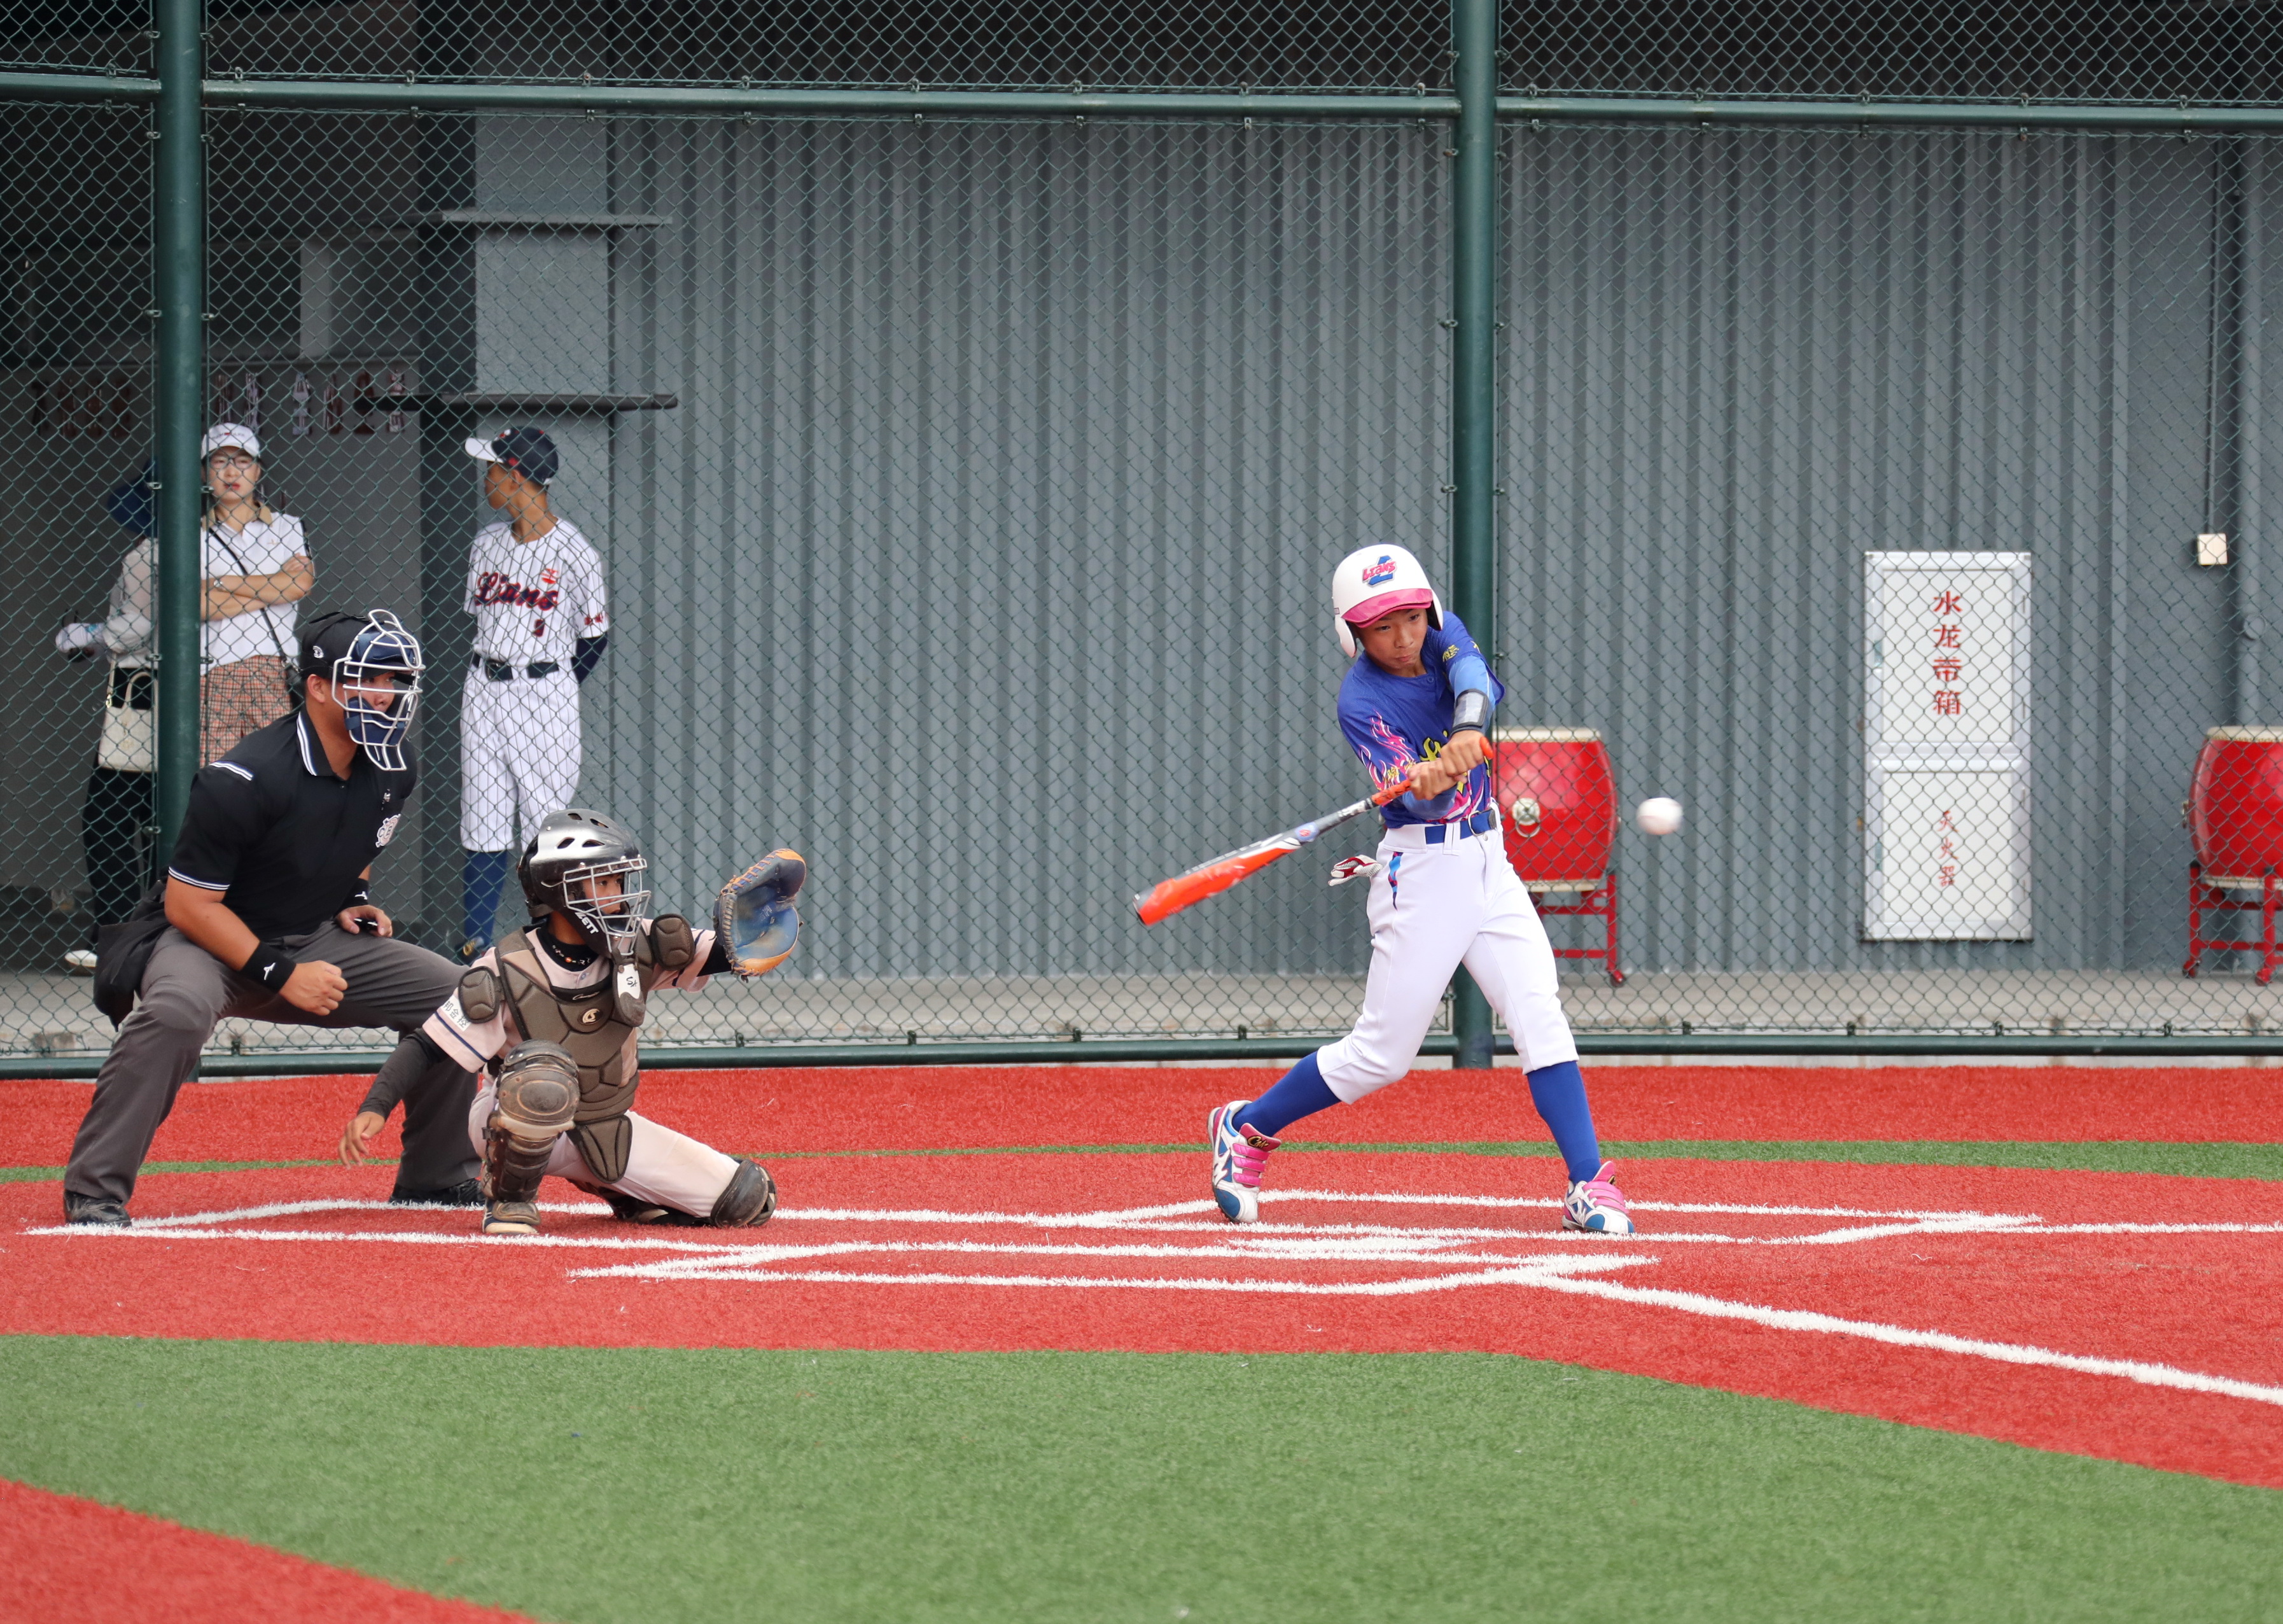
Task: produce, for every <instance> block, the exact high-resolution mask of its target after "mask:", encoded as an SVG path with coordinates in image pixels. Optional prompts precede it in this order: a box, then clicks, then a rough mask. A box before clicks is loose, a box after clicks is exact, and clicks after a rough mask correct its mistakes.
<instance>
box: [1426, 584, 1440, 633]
mask: <svg viewBox="0 0 2283 1624" xmlns="http://www.w3.org/2000/svg"><path fill="white" fill-rule="evenodd" d="M1427 596H1428V598H1429V600H1430V601H1429V605H1428V609H1427V624H1428V625H1429V626H1430V627H1432V628H1433V629H1435V630H1437V631H1440V630H1442V629H1443V595H1442V594H1441V593H1440V592H1438V591H1437V590H1435V589H1434V588H1432V587H1430V588H1428V589H1427Z"/></svg>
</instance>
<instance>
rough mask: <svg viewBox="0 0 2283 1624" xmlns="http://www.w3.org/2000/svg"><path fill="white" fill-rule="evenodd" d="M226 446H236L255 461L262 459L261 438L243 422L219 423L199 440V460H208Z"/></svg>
mask: <svg viewBox="0 0 2283 1624" xmlns="http://www.w3.org/2000/svg"><path fill="white" fill-rule="evenodd" d="M224 446H235V447H237V448H238V449H239V450H241V451H243V452H245V454H246V455H247V456H248V457H252V458H253V460H254V461H255V462H257V463H258V462H260V461H261V437H260V436H259V435H257V434H255V433H254V432H253V430H252V429H250V428H248V427H246V426H245V424H243V423H217V424H215V425H214V426H213V427H212V428H210V429H208V430H207V431H206V438H205V439H204V440H201V441H199V461H200V462H204V461H206V458H207V457H212V456H213V455H214V453H215V452H217V451H219V450H221V449H222V448H223V447H224Z"/></svg>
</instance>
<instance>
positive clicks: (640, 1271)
mask: <svg viewBox="0 0 2283 1624" xmlns="http://www.w3.org/2000/svg"><path fill="white" fill-rule="evenodd" d="M1462 1244H1463V1243H1462V1242H1459V1241H1444V1240H1436V1241H1429V1242H1426V1243H1424V1244H1421V1245H1411V1246H1405V1247H1390V1246H1385V1245H1358V1244H1355V1243H1353V1242H1350V1241H1345V1240H1317V1241H1309V1240H1299V1241H1291V1242H1288V1243H1284V1244H1282V1245H1273V1246H1252V1245H1234V1244H1228V1243H1223V1244H1220V1245H1211V1244H1208V1245H1199V1246H1153V1245H1136V1244H1134V1243H1127V1244H1125V1245H1106V1246H1088V1245H1078V1244H1076V1243H1069V1244H1065V1245H1051V1244H1044V1243H1030V1242H1013V1241H982V1240H842V1241H826V1242H823V1243H821V1244H819V1245H748V1246H739V1247H736V1248H733V1249H725V1250H716V1251H714V1252H712V1253H707V1254H705V1255H702V1256H683V1257H676V1258H669V1259H664V1260H660V1261H654V1262H647V1263H616V1264H609V1265H603V1266H598V1267H596V1268H593V1269H573V1270H571V1271H570V1278H572V1279H599V1278H604V1277H614V1278H622V1279H635V1280H705V1279H713V1278H717V1277H722V1276H723V1274H724V1271H726V1270H734V1269H743V1268H748V1267H751V1266H752V1265H755V1264H763V1263H791V1262H797V1261H800V1260H802V1259H806V1258H823V1257H853V1256H860V1255H866V1254H886V1255H889V1256H911V1255H915V1254H923V1253H952V1254H955V1255H961V1256H967V1257H1026V1258H1134V1259H1141V1260H1147V1261H1173V1260H1180V1261H1187V1260H1188V1259H1191V1258H1206V1259H1217V1260H1233V1261H1242V1262H1249V1263H1262V1262H1269V1263H1425V1264H1438V1265H1447V1264H1451V1263H1495V1264H1500V1265H1503V1266H1505V1267H1508V1268H1511V1267H1514V1266H1515V1265H1516V1264H1517V1263H1521V1262H1523V1259H1520V1258H1517V1257H1516V1256H1514V1255H1513V1254H1511V1253H1479V1252H1465V1253H1453V1252H1450V1251H1447V1250H1445V1249H1444V1248H1447V1247H1450V1246H1455V1245H1462ZM1655 1261H1656V1259H1655V1258H1654V1257H1640V1256H1627V1257H1624V1258H1609V1259H1594V1258H1590V1257H1580V1256H1578V1255H1576V1254H1574V1253H1572V1254H1567V1255H1564V1254H1562V1253H1538V1254H1536V1255H1535V1256H1531V1257H1530V1258H1529V1259H1528V1260H1527V1264H1526V1266H1527V1267H1531V1268H1535V1267H1538V1266H1539V1265H1540V1264H1543V1265H1545V1266H1547V1267H1549V1268H1561V1269H1598V1268H1602V1267H1612V1268H1614V1267H1617V1266H1618V1265H1619V1264H1621V1263H1632V1262H1640V1263H1654V1262H1655ZM804 1278H806V1276H804Z"/></svg>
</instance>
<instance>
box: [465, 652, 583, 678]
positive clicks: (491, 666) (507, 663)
mask: <svg viewBox="0 0 2283 1624" xmlns="http://www.w3.org/2000/svg"><path fill="white" fill-rule="evenodd" d="M472 663H473V664H474V666H475V667H476V668H477V669H478V670H479V671H481V672H482V673H483V674H484V675H486V676H488V677H489V678H491V679H492V681H494V682H495V683H505V682H510V681H512V680H513V679H514V677H515V674H516V670H517V667H516V663H515V662H514V661H513V660H487V659H485V658H484V656H482V655H481V654H478V655H477V656H475V658H474V660H473V662H472ZM562 668H563V667H562V664H561V662H560V661H557V660H541V661H540V662H539V663H538V664H537V665H533V666H525V667H523V668H522V671H523V674H524V675H526V676H531V677H539V676H552V675H555V674H556V673H557V671H560V670H561V669H562Z"/></svg>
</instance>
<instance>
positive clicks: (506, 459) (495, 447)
mask: <svg viewBox="0 0 2283 1624" xmlns="http://www.w3.org/2000/svg"><path fill="white" fill-rule="evenodd" d="M468 455H469V456H470V457H476V458H478V459H479V460H481V461H483V462H487V463H497V464H498V465H500V466H501V467H503V468H512V469H514V470H515V471H516V472H518V473H519V474H521V475H522V476H523V477H524V478H525V479H526V480H530V481H531V482H532V483H533V484H534V485H548V484H552V483H553V482H554V480H555V475H556V472H557V470H558V469H560V468H561V467H562V466H563V459H562V458H561V457H557V456H556V455H555V442H554V441H552V440H549V438H548V437H547V434H546V433H545V431H543V430H541V429H535V428H511V429H510V430H508V431H507V433H504V434H502V435H501V436H500V437H499V438H498V439H497V440H471V441H468Z"/></svg>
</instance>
